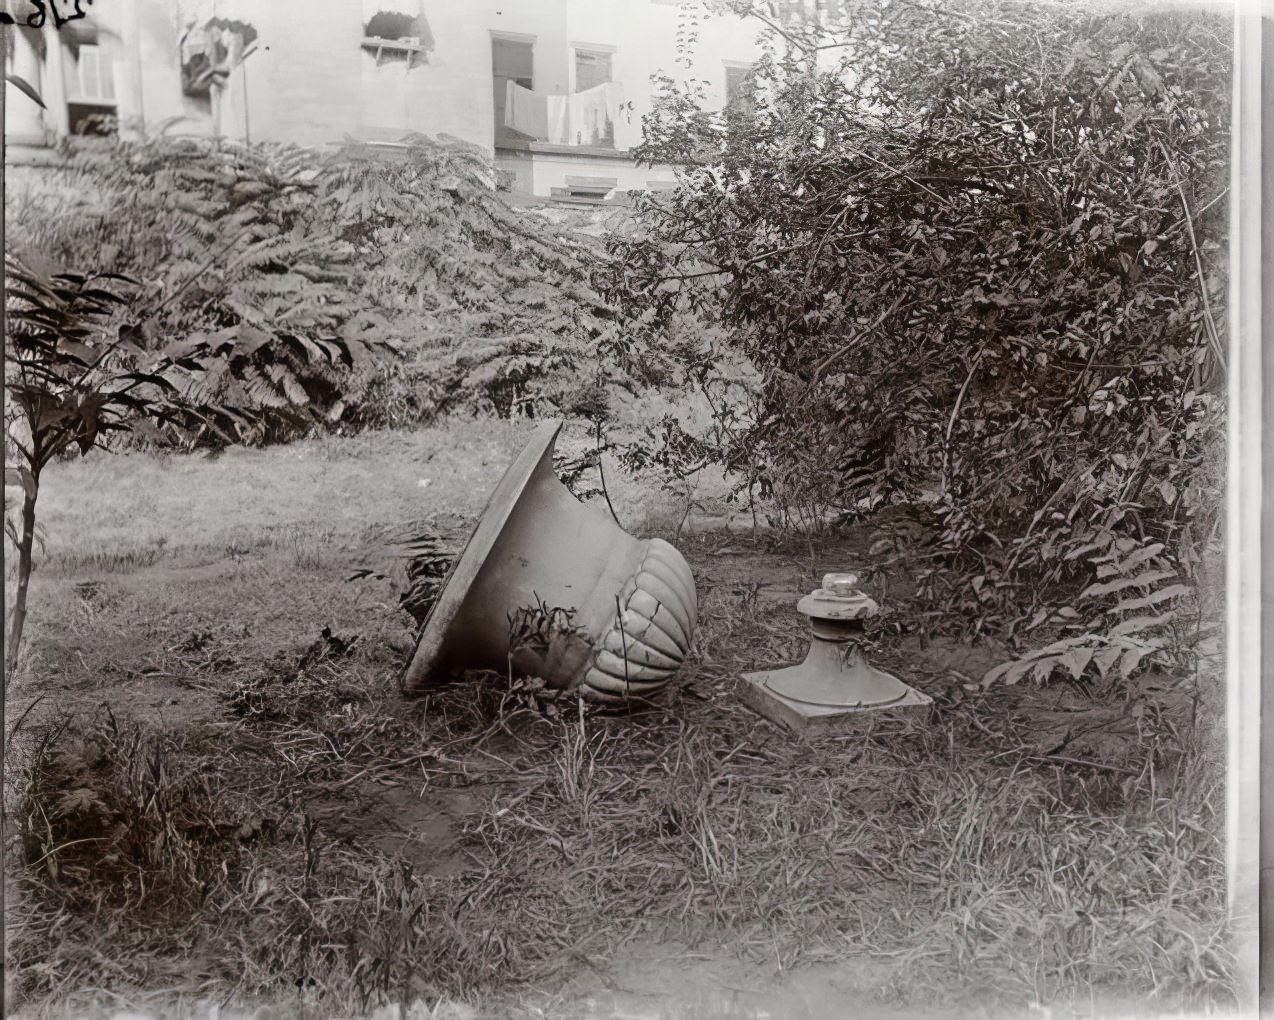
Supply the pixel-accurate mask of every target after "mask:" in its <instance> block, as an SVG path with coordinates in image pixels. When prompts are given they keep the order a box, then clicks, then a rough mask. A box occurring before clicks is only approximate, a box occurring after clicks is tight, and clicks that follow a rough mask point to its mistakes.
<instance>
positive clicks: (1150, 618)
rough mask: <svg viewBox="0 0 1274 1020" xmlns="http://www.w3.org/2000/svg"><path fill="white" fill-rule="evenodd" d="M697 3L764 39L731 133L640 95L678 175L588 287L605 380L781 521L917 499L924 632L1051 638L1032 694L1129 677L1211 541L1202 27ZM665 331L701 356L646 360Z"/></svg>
mask: <svg viewBox="0 0 1274 1020" xmlns="http://www.w3.org/2000/svg"><path fill="white" fill-rule="evenodd" d="M725 6H729V7H731V8H735V9H738V10H740V11H741V12H743V13H745V14H754V15H756V16H757V17H758V19H759V23H760V22H765V23H767V24H766V26H765V28H764V33H765V35H764V37H765V38H766V39H767V40H768V44H769V51H768V53H767V55H766V57H765V58H764V59H763V60H762V61H761V62H760V64H759V65H758V66H757V67H756V68H755V69H754V73H753V84H752V89H753V95H752V97H751V98H752V102H751V103H749V104H739V105H738V106H736V108H734V109H732V110H728V111H725V112H724V113H716V114H714V113H712V112H711V111H707V110H704V109H703V104H702V102H701V100H700V99H699V98H698V97H697V96H696V95H695V93H694V91H693V89H691V88H686V87H681V86H677V85H675V84H674V83H672V82H671V81H670V80H669V81H665V82H664V84H663V87H662V94H661V95H660V97H659V99H658V101H657V102H656V104H655V109H654V112H653V113H652V114H651V115H650V116H649V117H648V118H647V120H646V122H645V125H644V127H645V139H646V140H645V143H644V145H643V147H642V149H641V150H640V155H641V156H642V158H643V159H646V160H650V161H652V162H653V161H662V160H669V159H675V160H681V161H683V162H685V163H686V164H687V170H686V171H685V172H684V173H683V174H682V176H681V179H680V184H679V187H678V188H677V189H675V190H674V191H671V192H667V193H663V194H656V195H651V196H648V197H646V198H645V199H643V200H642V202H641V203H640V205H639V215H640V219H641V222H642V224H643V230H641V231H640V232H638V234H637V235H635V236H634V237H631V238H624V239H617V240H616V241H615V243H614V244H613V245H612V251H611V255H612V261H611V262H610V264H609V265H608V266H606V267H603V269H602V270H601V271H600V274H599V275H600V276H601V278H602V286H603V289H604V290H605V291H606V293H607V294H608V295H609V296H610V297H612V298H613V299H615V300H616V301H617V302H618V303H620V304H621V306H622V307H623V308H625V309H626V311H627V314H628V316H629V322H630V323H631V333H630V335H629V337H628V339H627V340H626V343H625V344H622V345H618V348H617V353H618V354H619V355H620V356H629V357H636V356H638V355H644V356H650V355H649V353H648V349H654V350H656V351H660V350H661V351H662V352H663V353H664V355H665V357H667V356H671V357H673V358H674V360H676V361H678V362H679V363H680V364H681V365H682V366H683V368H684V369H685V370H686V371H687V373H688V377H689V378H690V379H692V380H694V381H695V382H696V384H697V385H698V386H699V388H700V389H701V390H702V391H704V392H705V393H706V394H708V396H709V397H710V398H711V400H712V403H713V407H714V410H715V412H716V419H717V426H718V427H717V428H715V429H714V430H713V431H712V433H711V434H710V435H707V436H699V437H694V436H686V435H684V434H682V432H681V430H680V429H679V428H678V426H677V423H676V422H667V423H665V426H664V431H665V435H667V436H670V437H672V439H674V440H675V441H677V442H680V443H682V444H683V445H686V444H691V445H693V443H694V441H695V440H696V439H697V440H698V448H699V450H700V451H702V452H703V453H705V455H707V456H709V457H712V458H715V459H718V460H721V461H723V462H725V463H727V464H728V465H729V466H731V467H733V468H734V469H736V470H737V471H739V472H740V473H741V474H742V476H743V477H744V478H745V479H746V481H747V483H748V484H749V485H751V486H752V487H753V488H754V489H755V490H757V491H759V492H760V493H762V494H764V495H768V496H771V497H772V498H773V499H774V500H775V501H776V502H777V503H778V505H779V506H780V507H781V508H786V509H787V510H788V512H789V513H790V514H791V515H792V516H794V517H797V518H801V519H804V520H806V521H815V522H816V521H821V520H826V519H827V518H828V516H834V515H836V514H839V513H845V512H853V511H856V510H861V509H863V508H866V507H870V506H876V505H879V504H881V503H885V502H898V501H906V502H909V503H914V502H915V501H917V500H925V501H927V505H929V506H930V507H931V508H932V510H933V512H934V513H935V514H936V517H937V522H938V525H939V528H938V532H937V534H938V536H939V549H938V550H937V551H938V552H941V553H943V554H945V555H946V559H945V560H941V559H940V560H937V561H935V562H936V563H939V564H941V566H940V567H939V568H938V569H934V570H932V571H930V572H928V573H927V574H926V575H924V577H923V581H924V583H925V587H926V588H927V592H926V593H927V594H928V595H930V596H932V597H934V598H936V599H939V600H940V601H942V603H943V604H944V605H945V606H946V607H947V608H948V609H955V608H958V609H959V612H958V613H955V614H948V618H951V619H954V618H957V617H963V618H964V619H965V620H967V622H968V624H969V626H970V627H971V628H972V629H973V630H975V631H978V630H989V631H993V632H996V633H999V634H1001V635H1002V636H1007V637H1011V638H1016V637H1021V636H1023V635H1024V634H1026V633H1027V632H1028V631H1030V630H1032V629H1033V628H1035V627H1040V626H1042V625H1044V624H1050V625H1060V628H1061V630H1060V633H1056V632H1055V633H1054V634H1053V636H1054V637H1055V638H1056V640H1055V641H1054V642H1053V643H1052V644H1050V645H1048V646H1047V647H1048V648H1049V649H1050V651H1049V653H1048V655H1045V656H1043V657H1036V658H1034V659H1031V660H1030V661H1029V662H1027V663H1026V665H1024V666H1023V667H1022V669H1023V671H1025V672H1030V671H1033V672H1034V675H1037V676H1044V675H1047V674H1048V673H1049V672H1051V671H1052V669H1053V668H1055V667H1058V666H1061V667H1063V668H1067V669H1070V671H1071V672H1072V673H1073V674H1074V675H1076V676H1078V675H1081V674H1082V673H1083V672H1084V671H1085V670H1087V669H1088V668H1089V667H1090V666H1091V667H1092V668H1094V669H1095V670H1097V671H1099V672H1109V671H1112V670H1125V671H1126V670H1129V669H1131V668H1132V667H1133V666H1134V665H1135V664H1136V661H1140V658H1141V657H1142V656H1143V655H1145V654H1146V653H1147V652H1149V651H1153V650H1154V649H1155V648H1156V647H1158V646H1157V644H1156V643H1155V642H1156V641H1158V639H1157V638H1156V637H1154V633H1155V628H1156V627H1157V626H1160V625H1162V624H1164V623H1166V622H1168V616H1167V614H1165V613H1164V612H1162V610H1167V609H1170V608H1171V606H1172V604H1173V600H1174V599H1175V597H1176V596H1177V595H1179V594H1181V592H1182V588H1181V586H1180V585H1176V584H1175V576H1174V575H1175V574H1176V572H1177V571H1179V570H1184V571H1185V572H1187V573H1189V571H1190V570H1191V569H1192V568H1193V566H1194V564H1195V563H1196V562H1197V560H1198V558H1199V555H1200V549H1201V548H1202V546H1203V544H1204V543H1205V542H1206V540H1207V539H1208V537H1209V536H1210V535H1211V534H1212V532H1213V529H1214V528H1215V526H1216V521H1217V513H1216V511H1217V502H1218V487H1219V484H1220V483H1219V479H1218V477H1217V471H1216V466H1215V465H1216V461H1217V443H1218V441H1219V437H1220V431H1221V424H1222V414H1223V406H1222V390H1223V386H1222V383H1223V380H1224V375H1225V359H1224V344H1225V339H1224V324H1223V321H1222V319H1221V318H1220V316H1219V315H1218V310H1219V309H1220V308H1222V307H1223V306H1224V267H1223V264H1222V260H1221V257H1220V247H1221V239H1222V238H1223V236H1224V224H1225V209H1226V205H1225V202H1224V195H1225V176H1226V170H1227V135H1226V126H1227V122H1228V109H1227V107H1228V94H1229V84H1228V83H1229V66H1230V65H1229V52H1228V39H1229V29H1228V26H1227V24H1226V21H1225V19H1224V18H1223V17H1221V16H1208V15H1199V14H1189V15H1187V14H1183V13H1179V12H1122V13H1114V14H1100V13H1091V12H1089V11H1085V10H1082V9H1079V8H1076V7H1068V8H1065V9H1062V8H1060V7H1040V6H1037V5H1033V4H1025V3H1020V2H1017V0H988V2H985V3H977V2H965V3H962V2H959V0H953V2H950V3H943V4H942V5H939V6H938V7H930V6H927V5H920V4H911V3H907V2H899V3H894V4H889V5H884V4H880V5H877V4H872V3H850V4H846V5H842V6H843V8H844V11H845V13H846V17H845V18H844V19H843V20H841V21H840V22H839V23H838V24H837V25H833V26H831V27H826V26H825V27H824V28H823V29H814V30H811V29H810V28H809V26H808V25H805V26H802V25H800V24H799V23H792V22H788V23H782V22H778V21H773V20H772V19H771V18H770V17H769V16H768V15H767V14H766V11H765V8H764V7H763V6H762V5H755V6H754V5H752V4H749V3H746V2H743V0H740V2H738V3H731V4H728V5H725ZM687 317H690V318H693V319H696V320H698V321H701V322H705V323H707V324H711V325H715V326H720V327H722V331H721V333H720V334H719V335H716V336H715V337H714V339H713V341H712V342H711V343H704V344H699V345H693V344H691V345H686V344H684V343H683V344H681V345H679V346H678V347H677V348H676V349H674V350H672V351H671V352H670V351H669V348H668V344H667V338H668V336H669V335H670V331H672V330H678V329H679V335H684V332H685V330H684V326H681V327H678V323H679V322H681V323H684V320H685V319H686V318H687ZM723 354H730V355H734V356H742V358H743V359H744V360H745V363H746V364H747V365H748V366H749V367H750V369H751V377H750V378H745V379H743V380H742V381H740V380H737V379H736V380H732V379H730V378H727V377H725V376H723V374H722V373H720V372H718V371H717V369H716V367H715V366H717V365H718V364H719V363H720V361H721V358H722V356H723ZM1121 628H1122V629H1121ZM1054 629H1055V631H1056V627H1055V628H1054ZM1059 642H1060V644H1059ZM1125 652H1127V653H1129V655H1128V657H1127V658H1124V657H1123V656H1124V653H1125ZM1134 660H1135V661H1134ZM1017 675H1021V674H1020V673H1013V674H1011V675H1010V677H1009V678H1010V679H1012V678H1014V677H1016V676H1017Z"/></svg>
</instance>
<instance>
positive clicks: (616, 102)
mask: <svg viewBox="0 0 1274 1020" xmlns="http://www.w3.org/2000/svg"><path fill="white" fill-rule="evenodd" d="M602 89H603V91H604V93H605V96H606V116H607V117H608V118H609V119H610V122H611V123H612V124H618V123H619V108H620V107H621V106H622V105H623V103H624V86H623V85H621V84H620V83H619V82H617V81H608V82H607V83H606V84H605V85H603V86H602Z"/></svg>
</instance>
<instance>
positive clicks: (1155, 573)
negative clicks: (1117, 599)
mask: <svg viewBox="0 0 1274 1020" xmlns="http://www.w3.org/2000/svg"><path fill="white" fill-rule="evenodd" d="M1175 576H1176V571H1175V570H1147V571H1145V572H1144V573H1141V574H1138V575H1137V576H1136V577H1121V578H1120V579H1119V580H1117V581H1109V582H1107V583H1106V584H1094V585H1090V586H1089V587H1087V588H1085V589H1084V591H1083V592H1082V593H1081V595H1080V598H1094V597H1096V596H1098V595H1109V594H1110V593H1111V592H1114V591H1122V590H1123V589H1124V588H1132V587H1143V588H1144V587H1146V586H1147V585H1151V584H1154V583H1155V582H1156V581H1162V580H1164V579H1166V578H1169V577H1175Z"/></svg>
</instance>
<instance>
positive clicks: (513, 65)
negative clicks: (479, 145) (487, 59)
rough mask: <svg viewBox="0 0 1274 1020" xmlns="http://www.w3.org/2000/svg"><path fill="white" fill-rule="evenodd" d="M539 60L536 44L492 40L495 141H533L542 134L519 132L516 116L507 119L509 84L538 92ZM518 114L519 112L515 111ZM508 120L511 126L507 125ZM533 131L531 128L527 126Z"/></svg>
mask: <svg viewBox="0 0 1274 1020" xmlns="http://www.w3.org/2000/svg"><path fill="white" fill-rule="evenodd" d="M534 66H535V60H534V56H533V43H532V42H530V41H527V40H522V39H507V38H504V37H503V36H495V37H493V38H492V39H491V80H492V85H493V87H494V99H495V140H496V144H499V143H500V142H511V141H523V142H525V141H529V140H531V139H533V138H535V137H537V135H538V133H539V132H538V131H535V130H533V129H532V130H528V131H519V130H518V129H517V128H515V127H513V126H512V124H513V123H519V121H518V119H517V118H516V117H514V116H507V117H506V110H507V104H508V96H509V92H510V90H509V82H512V83H513V84H514V85H515V86H517V87H518V88H521V89H527V90H528V91H534V89H535V78H534V74H533V71H534ZM514 112H516V111H514ZM506 120H508V121H510V123H508V124H506V123H505V122H506ZM523 126H525V127H530V125H523Z"/></svg>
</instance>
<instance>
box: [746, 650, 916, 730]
mask: <svg viewBox="0 0 1274 1020" xmlns="http://www.w3.org/2000/svg"><path fill="white" fill-rule="evenodd" d="M791 668H792V669H793V670H797V669H801V668H802V667H800V666H793V667H791ZM784 672H787V671H786V670H774V671H771V672H765V673H745V674H743V687H742V689H741V696H742V699H743V703H744V704H745V705H747V706H748V708H750V709H752V711H754V712H756V713H757V714H758V715H762V716H764V717H765V718H767V719H769V720H770V721H771V722H776V723H778V724H779V725H781V726H786V727H787V728H788V729H790V730H794V731H795V732H797V733H808V734H811V735H816V734H819V733H839V732H843V731H846V730H853V729H855V728H856V727H858V726H859V725H861V723H862V721H863V717H864V716H865V715H866V714H867V713H869V712H873V711H878V710H880V709H899V708H918V707H922V706H924V705H928V704H930V703H931V702H932V700H933V699H931V698H929V697H928V696H927V695H924V694H921V693H920V692H919V691H917V690H916V689H915V688H913V687H906V688H905V693H903V695H902V696H901V697H900V698H898V699H897V700H894V701H889V702H886V703H883V704H874V705H870V704H869V705H856V706H852V707H851V706H845V705H837V706H832V705H811V704H808V703H806V702H803V701H796V700H794V699H792V698H786V697H784V696H783V695H782V694H779V693H778V692H777V691H774V690H771V689H770V688H769V687H768V686H766V681H767V680H769V679H770V677H772V676H774V675H776V674H778V673H784Z"/></svg>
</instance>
